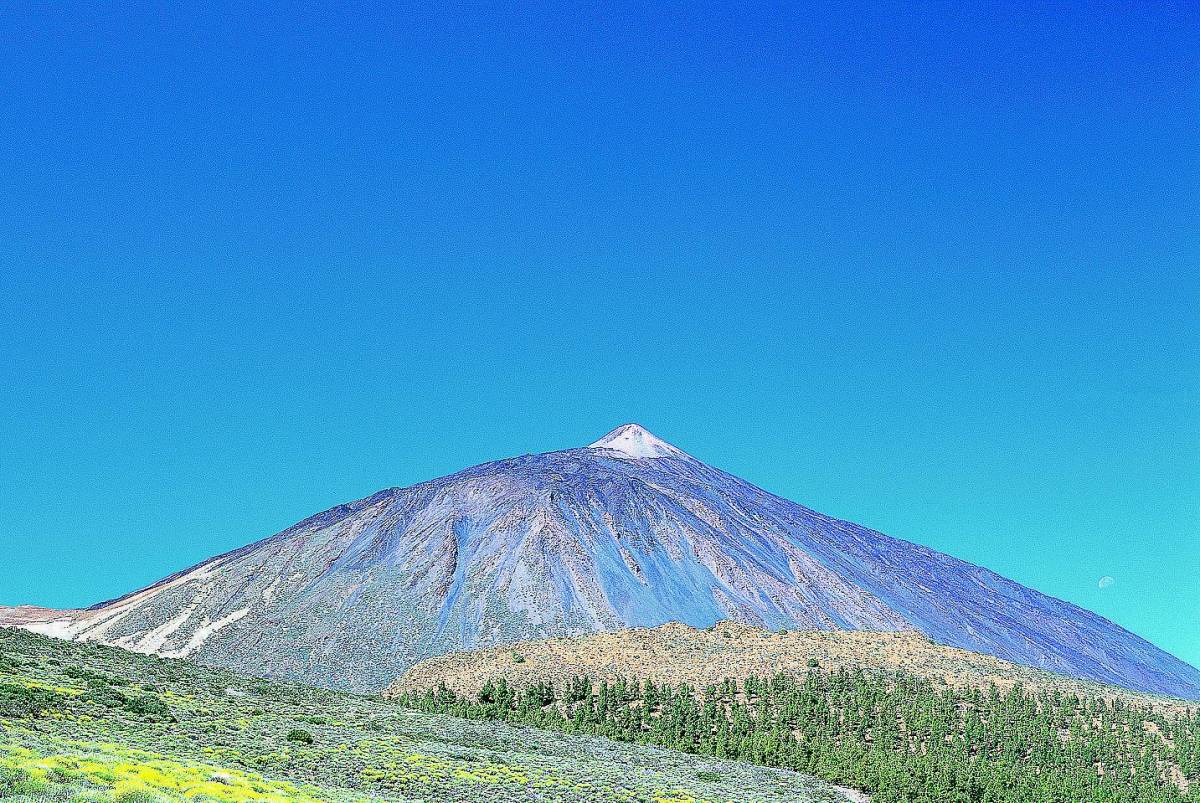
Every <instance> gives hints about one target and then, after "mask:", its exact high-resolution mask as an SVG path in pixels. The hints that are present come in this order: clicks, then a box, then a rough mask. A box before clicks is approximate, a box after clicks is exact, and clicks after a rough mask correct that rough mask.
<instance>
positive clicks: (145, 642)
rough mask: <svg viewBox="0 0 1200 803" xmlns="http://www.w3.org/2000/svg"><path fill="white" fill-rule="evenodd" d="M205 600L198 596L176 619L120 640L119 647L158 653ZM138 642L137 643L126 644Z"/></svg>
mask: <svg viewBox="0 0 1200 803" xmlns="http://www.w3.org/2000/svg"><path fill="white" fill-rule="evenodd" d="M203 599H204V595H200V596H198V597H197V598H196V599H194V600H193V601H192V603H191V604H190V605H187V606H185V607H184V608H183V610H181V611H180V612H179V613H178V614H177V615H176V616H175V617H174V618H172V619H170V620H168V621H166V622H163V623H162V624H161V625H159V626H158V627H156V628H154V629H153V630H151V631H149V632H147V633H145V634H143V635H141V636H127V637H126V638H123V639H118V641H117V644H118V646H121V647H125V648H126V649H129V650H132V651H133V652H140V653H145V654H146V655H149V654H150V653H152V652H158V651H159V650H160V649H162V646H163V645H164V644H166V643H167V639H169V638H170V637H171V634H173V633H174V632H175V631H176V630H178V629H179V628H181V627H183V625H184V623H185V622H187V620H188V619H190V618H192V614H193V613H195V612H196V609H197V608H199V607H200V601H201V600H203ZM125 642H136V643H125Z"/></svg>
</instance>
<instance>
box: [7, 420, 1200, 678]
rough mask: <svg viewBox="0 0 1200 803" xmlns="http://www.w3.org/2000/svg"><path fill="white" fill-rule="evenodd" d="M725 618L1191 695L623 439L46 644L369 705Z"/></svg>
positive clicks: (119, 604)
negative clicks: (428, 680) (470, 674)
mask: <svg viewBox="0 0 1200 803" xmlns="http://www.w3.org/2000/svg"><path fill="white" fill-rule="evenodd" d="M721 619H732V620H735V621H739V622H744V623H747V624H753V625H758V626H763V627H766V628H768V629H777V628H781V627H786V628H789V629H802V630H821V629H825V630H831V629H853V630H885V631H886V630H909V629H915V630H919V631H920V632H922V633H924V634H926V635H927V636H929V637H930V638H931V639H933V640H934V641H937V642H940V643H943V644H947V645H950V646H955V647H961V648H964V649H968V650H972V651H976V652H982V653H987V654H990V655H994V656H997V657H1000V658H1003V659H1005V660H1009V661H1013V662H1015V663H1021V664H1026V665H1029V666H1035V667H1040V668H1044V669H1049V670H1052V671H1055V672H1060V673H1063V674H1068V675H1073V676H1075V677H1080V678H1086V679H1090V680H1096V681H1100V682H1104V683H1112V684H1117V685H1122V686H1126V687H1128V688H1132V689H1137V690H1141V691H1147V692H1155V693H1162V694H1170V695H1175V696H1182V697H1191V698H1200V672H1198V671H1197V670H1196V669H1195V668H1193V667H1191V666H1189V665H1187V664H1185V663H1183V662H1182V661H1180V660H1178V659H1176V658H1174V657H1172V656H1171V655H1169V654H1167V653H1165V652H1163V651H1162V650H1159V649H1158V648H1156V647H1154V646H1153V645H1152V644H1150V643H1148V642H1146V641H1144V640H1143V639H1141V638H1138V637H1137V636H1135V635H1133V634H1131V633H1129V632H1128V631H1126V630H1123V629H1122V628H1120V627H1118V626H1116V625H1114V624H1113V623H1111V622H1109V621H1107V620H1105V619H1103V618H1101V617H1099V616H1097V615H1095V614H1093V613H1090V612H1088V611H1086V610H1083V609H1081V608H1078V607H1076V606H1074V605H1071V604H1068V603H1066V602H1063V601H1061V600H1057V599H1054V598H1051V597H1048V596H1046V595H1044V594H1040V593H1038V592H1036V591H1033V590H1031V589H1029V588H1025V587H1024V586H1021V585H1019V584H1018V583H1015V582H1012V581H1010V580H1007V579H1005V578H1003V577H1000V576H999V575H997V574H995V573H994V572H990V571H988V570H986V569H982V568H980V567H977V566H973V565H971V564H968V563H964V562H963V561H960V560H957V559H955V558H952V557H949V556H947V555H943V554H941V553H938V552H935V551H933V550H931V549H927V548H925V547H922V546H918V545H915V544H911V543H908V542H905V541H900V540H897V539H893V538H890V537H888V536H885V535H883V534H881V533H877V532H874V531H872V530H868V529H866V528H863V527H860V526H858V525H855V524H852V523H849V522H844V521H839V520H837V519H832V518H829V517H827V516H823V515H821V514H819V513H816V512H814V511H812V510H809V509H808V508H805V507H803V506H801V505H798V504H796V503H793V502H789V501H787V500H785V499H781V498H780V497H777V496H774V495H772V494H770V493H767V492H766V491H763V490H761V489H759V488H757V487H755V486H753V485H750V484H749V483H747V482H745V481H743V480H740V479H738V478H736V477H733V476H731V475H729V474H726V473H724V472H722V471H719V470H717V469H714V468H712V467H710V466H707V465H705V464H704V463H701V462H700V461H698V460H695V459H694V458H692V457H690V456H688V455H687V454H685V453H684V452H682V451H680V450H679V449H677V448H675V447H673V446H670V445H669V444H666V443H665V442H663V441H661V440H659V439H658V438H655V437H654V436H653V435H651V434H650V433H648V432H646V431H645V430H644V429H642V428H641V427H637V426H636V425H626V426H625V427H621V428H618V429H617V430H614V431H613V432H612V433H610V434H609V435H607V436H605V437H604V438H602V439H600V440H599V441H597V442H596V443H595V444H593V445H592V446H590V447H586V448H582V449H569V450H566V451H561V452H550V453H546V454H538V455H525V456H522V457H515V458H511V459H508V460H500V461H497V462H493V463H486V464H484V465H480V466H476V467H474V468H469V469H466V470H465V471H462V472H459V473H457V474H453V475H451V476H448V477H444V478H441V479H437V480H432V481H430V482H425V483H421V484H419V485H414V486H412V487H409V488H392V489H388V490H385V491H381V492H379V493H376V494H374V495H373V496H370V497H367V498H366V499H362V500H359V501H357V502H352V503H350V504H347V505H340V506H338V507H336V508H333V509H332V510H329V511H326V512H324V513H321V514H319V515H317V516H313V517H312V518H309V519H306V520H305V521H302V522H300V523H299V524H297V525H295V526H293V527H291V528H289V529H287V530H285V531H283V532H282V533H279V534H278V535H275V536H273V537H271V538H268V539H266V540H264V541H260V542H258V543H255V544H251V545H249V546H246V547H243V548H241V549H239V550H236V551H234V552H230V553H228V554H226V555H222V556H219V557H216V558H213V559H211V560H209V561H206V562H204V563H202V564H200V565H198V566H196V567H193V568H191V569H188V570H185V571H184V572H181V573H179V574H177V575H174V576H172V577H169V578H166V579H165V580H163V581H160V582H159V583H157V584H155V585H153V586H151V587H149V588H147V589H143V590H141V591H138V592H135V593H134V594H131V595H129V596H126V597H123V598H121V599H118V600H114V601H111V602H106V603H102V604H100V605H97V606H95V607H93V608H91V609H88V610H86V611H68V612H56V611H43V610H37V609H29V608H24V609H12V610H10V611H8V612H5V613H0V622H8V623H12V624H17V625H19V626H22V627H26V628H28V629H31V630H36V631H38V632H43V633H48V634H51V635H57V636H60V637H65V638H72V639H83V640H93V641H102V642H105V643H111V644H116V645H118V646H122V647H126V648H129V649H132V650H137V651H143V652H156V653H160V654H164V655H169V656H177V657H192V658H195V659H196V660H199V661H201V662H204V663H209V664H214V665H221V666H228V667H234V668H238V669H241V670H243V671H248V672H252V673H255V674H263V675H269V676H277V677H290V678H299V679H304V680H307V681H310V682H314V683H318V684H323V685H328V686H333V687H338V688H347V689H354V690H378V689H381V688H383V687H384V686H385V685H386V684H387V683H388V682H390V681H391V680H393V679H395V678H396V677H399V676H400V675H401V674H403V672H404V670H405V669H407V668H408V667H409V666H411V665H412V664H414V663H415V662H417V661H418V660H420V659H422V658H426V657H428V656H432V655H439V654H444V653H447V652H451V651H454V650H464V649H471V648H475V647H479V646H488V645H495V644H504V643H508V642H513V641H519V640H524V639H535V638H541V637H549V636H560V635H574V634H582V633H590V632H596V631H605V630H615V629H619V628H622V627H628V626H655V625H660V624H663V623H665V622H668V621H673V620H674V621H681V622H684V623H686V624H690V625H694V626H699V627H705V626H708V625H711V624H713V623H714V622H716V621H718V620H721Z"/></svg>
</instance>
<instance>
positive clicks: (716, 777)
mask: <svg viewBox="0 0 1200 803" xmlns="http://www.w3.org/2000/svg"><path fill="white" fill-rule="evenodd" d="M696 780H697V781H704V782H705V783H720V782H721V773H719V772H713V771H712V770H696Z"/></svg>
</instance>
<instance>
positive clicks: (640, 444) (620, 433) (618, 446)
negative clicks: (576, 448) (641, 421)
mask: <svg viewBox="0 0 1200 803" xmlns="http://www.w3.org/2000/svg"><path fill="white" fill-rule="evenodd" d="M588 448H589V449H608V450H610V451H614V452H619V453H620V454H621V455H623V456H624V457H632V458H635V459H636V458H641V457H682V456H683V452H681V451H679V450H678V449H676V448H675V447H674V446H672V445H671V444H669V443H667V442H666V441H664V440H661V439H660V438H656V437H655V436H654V435H652V434H650V432H648V431H647V430H646V429H645V428H643V427H641V426H639V425H637V424H624V425H622V426H619V427H617V428H616V429H614V430H613V431H612V432H610V433H608V434H607V435H605V436H604V437H603V438H601V439H600V440H598V441H596V442H595V443H592V444H589V445H588Z"/></svg>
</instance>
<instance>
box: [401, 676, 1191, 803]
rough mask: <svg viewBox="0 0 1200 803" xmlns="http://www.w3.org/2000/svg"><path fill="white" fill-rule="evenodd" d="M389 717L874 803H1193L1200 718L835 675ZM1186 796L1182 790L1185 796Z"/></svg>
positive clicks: (592, 692)
mask: <svg viewBox="0 0 1200 803" xmlns="http://www.w3.org/2000/svg"><path fill="white" fill-rule="evenodd" d="M396 699H397V702H399V703H400V704H401V705H404V706H407V707H410V708H415V709H419V710H422V711H428V712H437V713H445V714H451V715H454V716H460V717H466V718H470V719H484V720H496V719H502V720H508V721H513V722H519V723H524V724H528V725H533V726H536V727H541V728H554V729H558V730H562V731H566V732H570V733H583V734H591V735H597V736H604V737H608V738H610V739H617V740H621V741H627V742H640V743H646V744H654V745H660V746H664V747H669V748H673V749H677V750H683V751H686V752H689V753H697V754H703V755H711V756H716V757H719V758H727V759H734V760H739V761H749V762H753V763H756V764H761V765H765V766H769V767H781V768H786V769H793V770H798V771H801V772H805V773H809V774H811V775H815V776H817V777H819V778H822V779H824V780H827V781H830V782H832V783H836V784H841V785H845V786H850V787H854V788H857V789H861V790H864V791H867V792H870V793H871V795H872V800H873V801H874V803H1058V802H1059V801H1061V802H1062V803H1126V801H1154V803H1183V802H1184V801H1200V716H1198V713H1197V711H1194V710H1189V711H1187V712H1186V713H1179V714H1173V715H1167V714H1164V713H1162V712H1159V711H1156V710H1153V709H1152V708H1150V707H1149V706H1140V705H1132V704H1128V703H1122V702H1121V701H1120V700H1105V699H1101V698H1081V697H1078V696H1075V695H1067V694H1063V693H1060V692H1056V691H1047V690H1039V691H1037V692H1032V691H1028V690H1026V689H1024V688H1023V687H1021V686H1020V685H1017V686H1015V687H1013V688H1012V689H1010V690H1008V691H1006V692H1001V691H1000V690H998V689H996V688H995V687H994V686H993V687H991V688H990V689H987V690H979V689H953V688H949V687H942V686H939V685H935V684H933V683H932V682H930V681H928V680H924V679H921V678H916V677H912V676H909V675H904V674H876V673H869V672H863V671H861V670H858V671H853V672H850V671H846V670H844V669H843V670H839V671H837V672H832V673H829V672H822V671H810V672H808V673H807V674H805V675H800V676H796V675H777V676H775V677H772V678H759V677H749V678H746V679H745V680H744V681H742V682H741V683H739V682H736V681H734V680H726V681H725V682H723V683H721V684H717V685H712V686H709V687H707V688H705V689H694V688H692V687H690V686H688V685H686V684H678V685H671V684H656V683H653V682H651V681H641V680H638V679H618V680H616V681H615V682H611V683H610V682H608V681H601V682H600V683H598V684H597V683H595V682H593V680H592V679H591V678H588V677H573V678H571V679H569V680H568V681H567V682H565V683H561V684H554V683H550V682H544V681H543V682H538V683H533V684H530V685H527V686H525V687H524V688H516V687H514V686H513V685H512V684H510V683H509V682H508V680H507V679H506V678H504V677H499V678H496V679H494V680H489V681H488V682H487V683H486V684H485V685H484V686H483V688H482V689H481V690H480V691H479V693H478V694H477V695H476V696H475V697H465V696H459V695H456V694H455V693H454V692H453V691H451V690H449V689H448V688H446V686H445V685H444V684H443V685H441V686H439V687H438V688H436V689H430V690H427V691H425V692H424V693H407V694H404V695H401V696H400V697H398V698H396ZM1189 785H1190V791H1184V790H1185V788H1187V787H1189Z"/></svg>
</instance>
